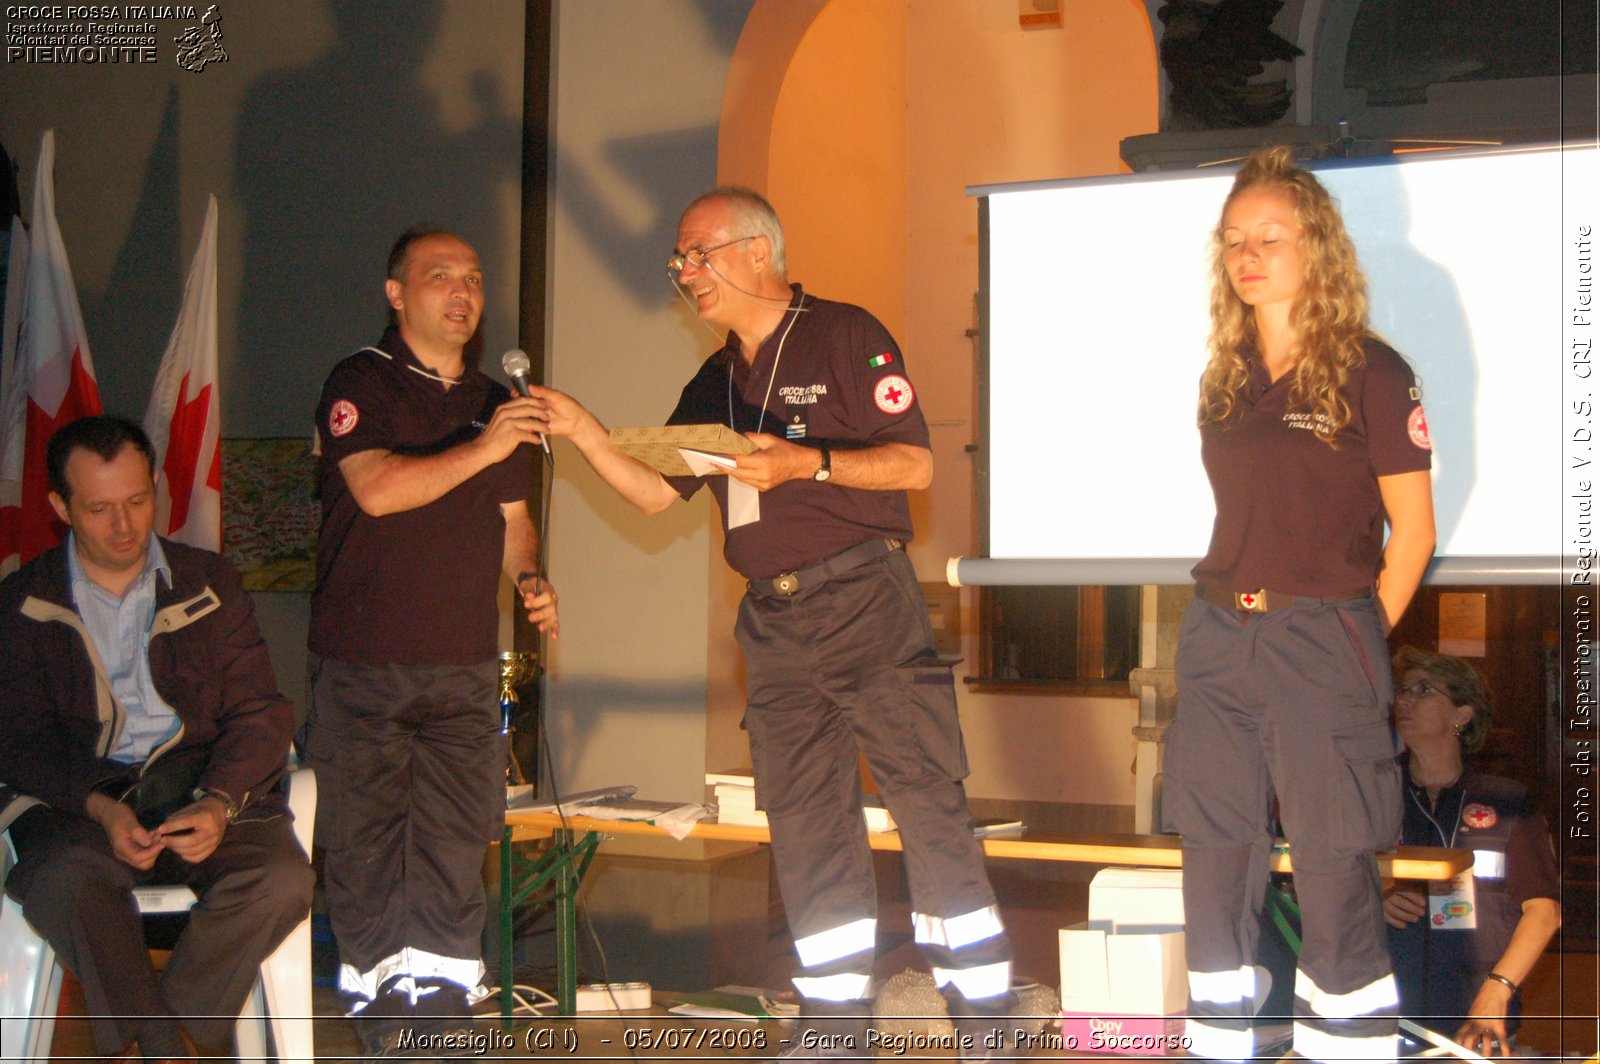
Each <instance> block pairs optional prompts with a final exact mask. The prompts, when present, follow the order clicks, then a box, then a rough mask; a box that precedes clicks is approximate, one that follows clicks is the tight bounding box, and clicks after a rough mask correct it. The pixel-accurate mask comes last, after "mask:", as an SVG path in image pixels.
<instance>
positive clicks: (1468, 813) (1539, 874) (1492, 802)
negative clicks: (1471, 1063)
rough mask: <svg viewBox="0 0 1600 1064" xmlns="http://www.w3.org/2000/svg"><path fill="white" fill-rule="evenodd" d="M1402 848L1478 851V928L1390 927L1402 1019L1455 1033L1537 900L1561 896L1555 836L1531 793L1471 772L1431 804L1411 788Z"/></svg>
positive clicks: (1419, 923) (1421, 924) (1418, 789)
mask: <svg viewBox="0 0 1600 1064" xmlns="http://www.w3.org/2000/svg"><path fill="white" fill-rule="evenodd" d="M1400 843H1401V845H1403V846H1453V847H1458V848H1460V849H1463V850H1471V851H1472V852H1473V858H1474V866H1475V868H1476V869H1477V872H1476V874H1475V876H1474V878H1475V880H1476V894H1477V897H1476V905H1475V909H1476V912H1475V914H1474V915H1475V917H1476V924H1477V927H1476V928H1475V929H1470V930H1468V929H1455V928H1449V927H1435V926H1433V925H1432V923H1431V922H1430V921H1429V919H1428V918H1427V917H1424V918H1422V919H1420V920H1418V921H1416V922H1415V923H1411V924H1407V925H1406V926H1405V927H1404V928H1403V929H1396V928H1392V927H1391V928H1389V952H1390V955H1391V956H1392V958H1393V960H1394V974H1395V982H1396V983H1397V984H1398V986H1399V989H1400V1011H1401V1014H1402V1015H1405V1016H1410V1017H1414V1018H1418V1019H1419V1020H1420V1021H1421V1022H1422V1023H1423V1024H1424V1025H1425V1026H1427V1027H1431V1028H1433V1029H1434V1030H1436V1031H1440V1032H1442V1033H1444V1034H1447V1035H1448V1034H1454V1033H1455V1030H1456V1028H1457V1027H1459V1026H1460V1025H1461V1022H1462V1018H1463V1017H1465V1016H1466V1014H1467V1010H1468V1009H1469V1008H1470V1007H1471V1006H1472V999H1473V998H1474V997H1475V996H1477V993H1478V988H1479V987H1480V986H1482V985H1483V979H1484V976H1486V975H1488V974H1489V972H1490V970H1491V969H1493V967H1494V965H1495V962H1496V961H1498V960H1499V959H1500V958H1501V956H1503V955H1504V954H1505V951H1506V947H1507V946H1509V945H1510V944H1511V936H1512V933H1513V932H1515V931H1516V929H1517V923H1518V921H1520V920H1521V919H1522V906H1523V904H1524V903H1525V902H1527V901H1528V900H1529V899H1532V898H1552V899H1554V898H1559V896H1560V893H1561V876H1560V873H1559V871H1558V869H1557V867H1556V858H1555V851H1554V849H1553V847H1552V846H1551V843H1550V829H1549V827H1548V826H1547V825H1546V824H1545V819H1544V816H1543V814H1541V813H1540V812H1539V810H1538V809H1537V808H1536V807H1535V806H1534V804H1533V803H1532V802H1531V801H1530V799H1529V795H1528V791H1527V788H1525V787H1523V786H1522V785H1521V784H1520V783H1516V782H1513V781H1512V780H1508V779H1502V778H1501V777H1499V776H1483V775H1479V774H1478V773H1477V772H1475V771H1473V770H1472V769H1471V768H1468V769H1467V770H1466V771H1465V772H1463V773H1462V775H1461V779H1459V780H1457V781H1456V783H1455V784H1454V785H1452V786H1450V787H1446V788H1444V789H1443V790H1441V791H1440V792H1439V798H1438V801H1437V802H1435V803H1432V804H1430V803H1429V801H1428V795H1427V791H1426V790H1425V789H1424V788H1422V787H1418V786H1416V785H1415V784H1411V783H1408V784H1407V785H1406V794H1405V820H1404V827H1403V829H1402V832H1401V836H1400Z"/></svg>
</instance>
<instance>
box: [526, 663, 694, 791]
mask: <svg viewBox="0 0 1600 1064" xmlns="http://www.w3.org/2000/svg"><path fill="white" fill-rule="evenodd" d="M547 682H549V681H548V679H547ZM558 682H559V684H560V687H561V697H560V705H561V712H559V713H549V712H547V713H546V716H545V721H544V738H545V740H546V744H547V745H546V751H547V752H548V754H549V756H550V758H551V760H552V761H554V763H555V779H554V781H552V780H551V778H550V766H549V765H548V764H544V763H541V764H540V766H539V788H540V794H541V795H542V796H544V797H546V798H549V797H551V791H550V788H551V784H552V782H553V783H554V785H555V786H556V787H557V788H559V790H560V792H561V793H562V794H570V793H573V792H574V791H578V790H587V789H589V788H592V787H601V786H604V787H610V786H613V785H617V784H625V783H638V782H639V781H638V780H630V779H607V780H605V781H603V782H585V783H583V784H582V785H581V786H580V785H578V784H576V783H575V782H574V774H575V773H576V772H577V771H578V769H577V766H578V765H580V764H581V763H582V762H583V761H584V760H585V759H586V758H589V757H592V756H593V745H592V744H595V743H598V742H601V741H603V740H602V732H603V730H604V728H605V721H606V714H607V713H608V711H611V710H617V709H625V710H626V711H628V712H629V713H630V714H639V713H668V714H674V715H676V714H692V715H694V716H696V717H703V716H705V702H706V690H705V684H704V683H700V682H655V681H651V682H634V681H629V680H622V679H615V678H612V677H602V676H588V677H578V678H573V679H562V680H560V681H558ZM634 719H637V718H634ZM649 734H651V733H649V732H640V733H639V737H640V738H641V740H642V741H645V742H648V741H649V740H648V736H649ZM659 754H660V751H659V750H658V751H657V755H659ZM543 756H544V755H543V754H541V757H543ZM530 775H531V773H530ZM700 794H701V791H700V788H699V787H698V786H696V787H695V788H694V793H693V794H689V795H676V794H673V795H659V794H641V795H640V796H639V797H641V798H651V799H665V798H671V799H674V800H678V799H681V800H683V801H699V800H700Z"/></svg>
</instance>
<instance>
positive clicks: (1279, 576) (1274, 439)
mask: <svg viewBox="0 0 1600 1064" xmlns="http://www.w3.org/2000/svg"><path fill="white" fill-rule="evenodd" d="M1292 384H1293V374H1292V373H1286V374H1284V375H1283V376H1282V377H1281V378H1279V379H1278V380H1277V381H1276V382H1275V383H1274V382H1273V381H1271V379H1270V378H1269V376H1268V374H1267V371H1266V368H1265V367H1264V366H1262V365H1261V364H1260V362H1259V360H1256V361H1253V364H1252V372H1251V376H1250V379H1249V381H1248V383H1247V384H1246V385H1245V389H1244V393H1243V394H1242V395H1241V396H1240V398H1239V403H1238V404H1237V406H1236V407H1235V412H1234V417H1233V418H1232V419H1231V420H1229V421H1228V422H1227V423H1226V424H1217V423H1212V424H1209V425H1206V426H1204V427H1203V428H1202V429H1201V430H1200V456H1201V460H1202V461H1203V462H1204V463H1205V467H1206V475H1207V476H1208V477H1209V478H1210V481H1211V491H1212V494H1213V496H1214V497H1215V499H1216V504H1217V517H1216V522H1215V524H1214V525H1213V526H1212V531H1211V547H1210V550H1209V551H1207V553H1206V556H1205V558H1204V560H1202V561H1201V562H1200V564H1199V565H1197V566H1195V568H1194V570H1193V576H1194V578H1195V581H1196V582H1197V583H1203V584H1207V585H1210V586H1212V587H1217V588H1221V589H1222V590H1225V591H1254V590H1256V589H1258V588H1270V589H1272V590H1275V591H1283V592H1288V593H1291V594H1296V595H1308V596H1315V597H1324V598H1325V597H1330V596H1334V595H1340V594H1345V593H1348V592H1352V591H1356V590H1358V589H1361V588H1365V587H1370V586H1371V585H1372V583H1373V581H1374V580H1375V579H1376V577H1377V574H1378V570H1379V569H1380V568H1381V567H1382V563H1383V532H1384V520H1385V514H1384V509H1383V499H1382V497H1381V496H1380V495H1379V492H1378V480H1377V478H1378V477H1383V476H1390V475H1392V474H1396V473H1413V472H1417V471H1420V470H1425V469H1427V468H1429V465H1430V458H1431V454H1430V449H1431V445H1430V443H1429V440H1428V433H1427V422H1426V420H1425V419H1424V417H1423V414H1422V403H1421V395H1420V392H1418V390H1417V388H1416V378H1415V377H1414V376H1413V375H1412V372H1411V367H1409V366H1407V365H1406V363H1405V360H1404V359H1402V358H1401V357H1400V356H1399V355H1397V354H1396V353H1395V352H1394V351H1393V350H1392V349H1391V348H1389V347H1388V346H1387V345H1385V344H1384V343H1382V342H1381V341H1378V340H1375V339H1369V340H1368V341H1367V344H1366V364H1365V365H1364V366H1363V367H1362V368H1360V369H1357V370H1354V371H1352V372H1351V374H1350V378H1349V380H1348V381H1347V382H1346V385H1345V388H1344V391H1343V394H1344V397H1345V401H1346V402H1348V403H1349V404H1350V424H1349V425H1348V426H1347V427H1346V428H1345V429H1344V430H1343V431H1341V432H1340V433H1339V436H1338V440H1337V442H1338V446H1337V447H1330V446H1329V445H1328V444H1326V443H1324V442H1323V441H1322V440H1321V439H1319V438H1318V437H1317V434H1316V432H1314V431H1313V422H1312V416H1313V415H1311V414H1310V413H1308V412H1304V411H1299V410H1291V409H1289V404H1288V400H1289V388H1290V386H1291V385H1292Z"/></svg>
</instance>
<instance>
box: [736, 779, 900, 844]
mask: <svg viewBox="0 0 1600 1064" xmlns="http://www.w3.org/2000/svg"><path fill="white" fill-rule="evenodd" d="M706 785H707V786H708V787H710V788H712V793H713V796H714V797H713V801H714V802H715V804H716V806H717V821H718V823H722V824H745V825H749V826H751V827H760V828H764V827H766V826H767V814H766V813H764V812H762V811H761V810H760V809H757V808H756V781H755V777H754V776H752V775H750V773H748V772H707V773H706ZM864 797H865V802H866V804H865V805H864V806H863V807H862V810H861V815H862V816H863V817H865V818H866V821H867V830H868V831H871V832H884V831H894V830H895V823H894V817H892V816H890V815H889V810H887V809H885V808H884V807H883V804H882V802H881V800H880V799H879V798H878V796H877V795H875V794H868V795H865V796H864Z"/></svg>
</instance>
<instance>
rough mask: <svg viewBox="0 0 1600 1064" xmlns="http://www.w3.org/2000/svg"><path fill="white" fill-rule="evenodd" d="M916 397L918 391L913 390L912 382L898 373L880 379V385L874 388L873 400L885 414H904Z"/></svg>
mask: <svg viewBox="0 0 1600 1064" xmlns="http://www.w3.org/2000/svg"><path fill="white" fill-rule="evenodd" d="M916 399H917V393H916V392H914V391H912V389H911V382H910V381H908V380H906V379H905V378H904V377H902V376H900V375H899V374H897V373H891V374H889V376H887V377H884V378H883V379H881V380H879V381H878V386H877V387H876V388H874V389H872V401H873V402H875V403H877V404H878V409H879V410H882V411H883V412H884V413H885V414H904V413H905V412H906V411H907V410H910V409H911V404H912V403H914V402H916Z"/></svg>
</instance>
